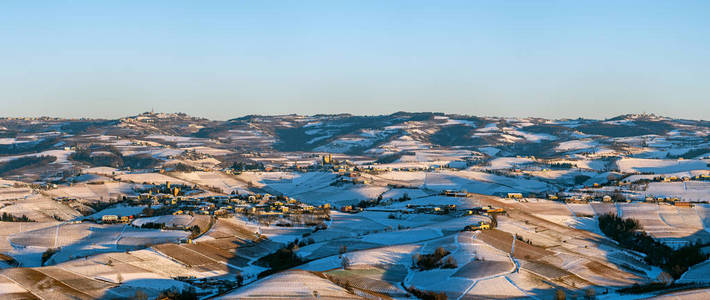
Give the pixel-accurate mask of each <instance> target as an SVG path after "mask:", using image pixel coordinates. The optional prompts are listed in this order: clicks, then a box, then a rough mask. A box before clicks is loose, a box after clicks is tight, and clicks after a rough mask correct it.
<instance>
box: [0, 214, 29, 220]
mask: <svg viewBox="0 0 710 300" xmlns="http://www.w3.org/2000/svg"><path fill="white" fill-rule="evenodd" d="M0 221H3V222H34V220H31V219H30V218H28V217H27V216H26V215H22V217H15V216H14V215H11V214H8V213H6V212H3V213H2V216H0Z"/></svg>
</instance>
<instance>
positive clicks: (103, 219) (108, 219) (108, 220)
mask: <svg viewBox="0 0 710 300" xmlns="http://www.w3.org/2000/svg"><path fill="white" fill-rule="evenodd" d="M101 222H104V223H112V222H118V216H117V215H104V216H102V217H101Z"/></svg>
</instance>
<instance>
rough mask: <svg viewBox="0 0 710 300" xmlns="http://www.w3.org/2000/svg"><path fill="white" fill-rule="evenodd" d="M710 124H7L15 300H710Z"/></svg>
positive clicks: (410, 119)
mask: <svg viewBox="0 0 710 300" xmlns="http://www.w3.org/2000/svg"><path fill="white" fill-rule="evenodd" d="M709 201H710V122H708V121H703V120H683V119H673V118H667V117H662V116H656V115H646V114H643V115H632V114H629V115H621V116H617V117H613V118H610V119H605V120H593V119H581V118H580V119H561V120H549V119H542V118H498V117H476V116H466V115H452V114H443V113H428V112H422V113H408V112H397V113H394V114H390V115H380V116H357V115H349V114H337V115H313V116H301V115H279V116H244V117H239V118H235V119H230V120H226V121H215V120H209V119H204V118H196V117H191V116H189V115H188V114H184V113H174V114H173V113H143V114H140V115H136V116H130V117H125V118H120V119H113V120H106V119H61V118H2V119H0V212H1V213H2V214H1V216H2V219H1V220H0V228H2V229H1V230H0V236H2V237H3V238H2V239H0V254H1V255H0V268H1V270H0V283H1V284H0V298H16V299H77V298H78V299H120V298H133V297H137V298H143V297H144V296H145V297H148V298H151V299H153V298H161V297H168V298H172V299H177V298H178V297H185V298H187V299H212V298H219V299H244V298H246V299H257V298H258V299H264V298H284V297H288V298H309V299H312V298H314V297H315V298H318V297H321V298H346V299H349V298H352V299H360V298H373V297H379V298H381V299H390V298H393V299H401V298H412V297H418V298H425V299H429V298H436V297H438V298H439V299H441V298H445V297H448V298H452V299H454V298H456V299H459V298H460V299H477V298H489V297H499V298H501V297H502V298H538V299H539V298H543V299H549V298H554V297H560V296H561V295H562V294H564V295H567V296H569V297H572V296H575V297H597V298H602V299H617V298H620V297H626V298H644V297H663V296H664V295H665V294H667V293H673V294H671V295H670V296H673V297H679V298H693V297H696V298H697V297H700V298H702V297H704V296H706V295H707V294H708V290H707V287H708V285H710V281H708V278H706V277H707V276H706V275H707V273H708V272H709V270H710V269H709V268H710V262H709V261H708V260H707V259H708V255H707V254H708V253H710V250H709V249H710V248H709V247H710V232H708V229H709V228H710V204H708V202H709Z"/></svg>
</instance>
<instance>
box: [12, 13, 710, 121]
mask: <svg viewBox="0 0 710 300" xmlns="http://www.w3.org/2000/svg"><path fill="white" fill-rule="evenodd" d="M709 53H710V1H413V0H407V1H9V0H5V1H1V2H0V106H1V107H2V109H0V116H41V115H50V116H62V117H120V116H126V115H133V114H137V113H140V112H143V111H147V110H150V109H151V108H155V110H156V111H165V112H178V111H181V112H187V113H189V114H192V115H197V116H203V117H209V118H214V119H228V118H233V117H237V116H242V115H246V114H285V113H299V114H315V113H341V112H347V113H354V114H367V115H371V114H385V113H391V112H395V111H402V110H403V111H438V112H449V113H462V114H471V115H480V116H494V115H495V116H523V117H524V116H536V117H549V118H561V117H575V118H576V117H579V116H581V117H591V118H605V117H611V116H614V115H618V114H622V113H640V112H652V113H656V114H661V115H666V116H673V117H683V118H693V119H710V100H709V99H708V98H709V95H710V84H709V83H708V79H710V55H709Z"/></svg>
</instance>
